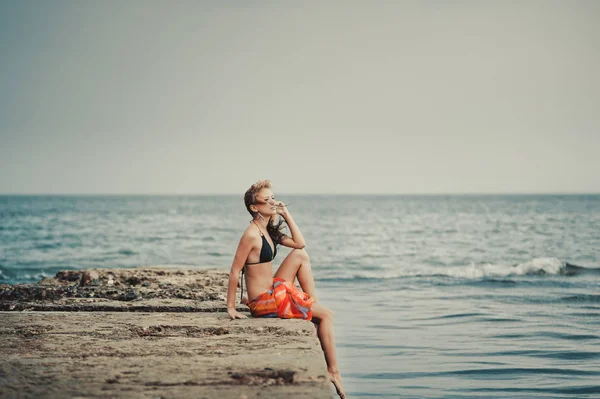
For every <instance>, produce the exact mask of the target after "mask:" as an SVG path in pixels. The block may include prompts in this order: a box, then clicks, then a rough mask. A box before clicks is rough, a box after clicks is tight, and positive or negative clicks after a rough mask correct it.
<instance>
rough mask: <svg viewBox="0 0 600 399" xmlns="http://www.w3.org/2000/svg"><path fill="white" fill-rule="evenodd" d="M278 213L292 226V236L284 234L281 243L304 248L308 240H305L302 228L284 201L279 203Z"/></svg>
mask: <svg viewBox="0 0 600 399" xmlns="http://www.w3.org/2000/svg"><path fill="white" fill-rule="evenodd" d="M278 205H279V206H278V208H277V213H279V214H280V215H281V216H283V218H284V219H285V221H286V223H287V225H288V227H289V228H290V234H291V235H292V237H287V236H284V237H283V239H282V240H281V245H284V246H286V247H290V248H296V249H302V248H304V247H305V246H306V242H305V241H304V237H303V236H302V233H301V232H300V228H299V227H298V225H297V224H296V222H295V221H294V218H293V217H292V214H291V213H290V212H289V211H288V210H287V207H286V206H285V205H283V203H282V202H279V203H278Z"/></svg>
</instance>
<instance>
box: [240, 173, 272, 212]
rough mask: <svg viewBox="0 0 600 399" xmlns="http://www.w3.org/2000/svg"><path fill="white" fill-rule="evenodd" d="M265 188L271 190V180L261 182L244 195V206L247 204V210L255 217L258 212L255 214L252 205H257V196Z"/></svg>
mask: <svg viewBox="0 0 600 399" xmlns="http://www.w3.org/2000/svg"><path fill="white" fill-rule="evenodd" d="M263 188H271V180H259V181H257V182H256V183H254V184H253V185H251V186H250V188H249V189H248V190H246V193H245V194H244V204H246V209H247V210H248V212H250V215H252V217H254V216H255V215H256V212H253V211H252V210H251V209H250V205H254V204H256V196H257V195H258V192H259V191H260V190H262V189H263Z"/></svg>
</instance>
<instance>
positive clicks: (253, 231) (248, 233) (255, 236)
mask: <svg viewBox="0 0 600 399" xmlns="http://www.w3.org/2000/svg"><path fill="white" fill-rule="evenodd" d="M242 239H247V240H260V232H259V231H258V229H257V228H256V226H253V225H252V223H250V224H249V225H248V227H246V230H244V232H243V233H242Z"/></svg>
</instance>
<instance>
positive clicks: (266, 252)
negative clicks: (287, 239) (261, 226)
mask: <svg viewBox="0 0 600 399" xmlns="http://www.w3.org/2000/svg"><path fill="white" fill-rule="evenodd" d="M260 236H261V237H262V247H261V248H260V258H259V261H258V262H253V263H246V265H258V264H259V263H266V262H271V261H272V260H273V259H275V257H276V256H277V245H276V244H275V243H273V245H274V246H275V251H273V250H272V249H271V244H269V241H267V239H266V238H265V235H264V234H263V232H262V231H261V232H260Z"/></svg>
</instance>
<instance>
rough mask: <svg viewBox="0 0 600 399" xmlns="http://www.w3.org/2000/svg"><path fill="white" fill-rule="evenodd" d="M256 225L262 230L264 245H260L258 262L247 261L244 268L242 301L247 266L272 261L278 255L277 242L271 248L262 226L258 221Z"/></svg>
mask: <svg viewBox="0 0 600 399" xmlns="http://www.w3.org/2000/svg"><path fill="white" fill-rule="evenodd" d="M252 222H254V221H252ZM254 225H255V226H256V227H257V228H258V231H260V236H261V238H262V246H261V247H260V257H259V258H258V262H253V263H246V264H245V265H244V267H243V268H242V283H241V284H240V285H241V286H242V292H241V293H240V302H241V300H242V297H243V296H244V271H245V269H246V266H248V265H258V264H260V263H267V262H271V261H272V260H273V259H275V256H277V244H276V243H275V241H273V249H271V244H269V241H267V239H266V238H265V235H264V234H263V232H262V230H261V229H260V227H258V225H257V224H256V223H254Z"/></svg>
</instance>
